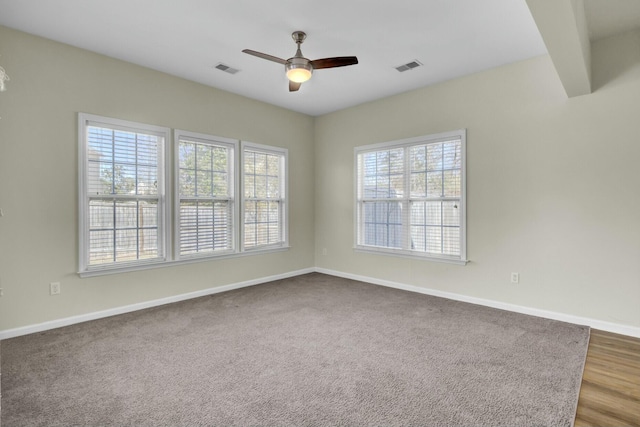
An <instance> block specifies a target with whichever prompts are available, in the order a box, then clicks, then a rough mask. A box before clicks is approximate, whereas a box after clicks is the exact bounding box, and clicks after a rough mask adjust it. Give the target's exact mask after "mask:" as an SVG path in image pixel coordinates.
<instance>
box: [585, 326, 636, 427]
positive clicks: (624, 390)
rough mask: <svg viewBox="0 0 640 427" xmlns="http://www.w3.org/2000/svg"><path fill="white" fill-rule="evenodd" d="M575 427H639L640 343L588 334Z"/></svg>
mask: <svg viewBox="0 0 640 427" xmlns="http://www.w3.org/2000/svg"><path fill="white" fill-rule="evenodd" d="M575 426H576V427H583V426H640V339H638V338H632V337H628V336H624V335H616V334H612V333H610V332H603V331H598V330H595V329H592V330H591V339H590V341H589V350H588V352H587V360H586V363H585V367H584V375H583V377H582V387H581V388H580V399H579V400H578V411H577V413H576V421H575Z"/></svg>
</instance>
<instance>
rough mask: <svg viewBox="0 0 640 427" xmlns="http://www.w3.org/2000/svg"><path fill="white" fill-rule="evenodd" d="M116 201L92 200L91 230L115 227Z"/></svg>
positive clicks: (90, 204) (90, 210) (90, 205)
mask: <svg viewBox="0 0 640 427" xmlns="http://www.w3.org/2000/svg"><path fill="white" fill-rule="evenodd" d="M113 206H114V202H113V201H105V200H91V201H90V202H89V230H104V229H112V228H113V216H114V210H113Z"/></svg>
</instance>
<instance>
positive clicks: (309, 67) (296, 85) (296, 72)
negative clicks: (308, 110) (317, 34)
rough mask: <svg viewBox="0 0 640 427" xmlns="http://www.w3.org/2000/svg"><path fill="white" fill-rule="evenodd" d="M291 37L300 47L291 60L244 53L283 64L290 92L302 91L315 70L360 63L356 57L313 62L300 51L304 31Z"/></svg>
mask: <svg viewBox="0 0 640 427" xmlns="http://www.w3.org/2000/svg"><path fill="white" fill-rule="evenodd" d="M291 37H292V38H293V41H294V42H296V44H297V45H298V50H296V54H295V55H294V56H293V57H291V58H289V59H282V58H278V57H277V56H272V55H267V54H266V53H262V52H256V51H255V50H251V49H245V50H243V52H244V53H248V54H249V55H253V56H257V57H258V58H262V59H266V60H269V61H273V62H277V63H279V64H283V65H284V69H285V72H286V73H287V78H288V79H289V92H295V91H297V90H298V89H300V85H301V84H302V83H303V82H306V81H307V80H309V79H310V78H311V75H312V74H313V70H319V69H321V68H335V67H344V66H347V65H355V64H357V63H358V58H356V57H355V56H337V57H333V58H323V59H316V60H314V61H311V60H309V59H307V58H305V57H304V56H302V51H301V50H300V45H301V44H302V42H304V39H306V38H307V35H306V34H305V33H304V32H303V31H294V32H293V33H292V34H291Z"/></svg>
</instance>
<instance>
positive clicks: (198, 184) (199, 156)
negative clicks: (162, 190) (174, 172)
mask: <svg viewBox="0 0 640 427" xmlns="http://www.w3.org/2000/svg"><path fill="white" fill-rule="evenodd" d="M219 144H222V143H216V142H208V141H206V142H205V141H202V142H201V141H197V142H194V141H187V140H183V139H180V155H181V159H180V165H181V166H183V168H182V169H181V170H180V176H179V180H180V182H179V185H180V196H181V197H182V198H183V199H182V200H180V208H179V214H180V217H179V233H180V235H179V237H180V255H181V256H184V255H194V254H200V253H213V252H215V251H218V250H225V251H226V250H231V249H233V239H232V236H233V230H232V228H233V202H232V201H230V200H217V199H216V198H218V197H219V198H226V197H232V196H233V189H232V188H231V182H232V181H231V178H230V174H231V169H230V164H229V159H230V158H233V154H232V151H233V149H232V148H231V147H227V146H222V145H219ZM193 198H197V199H198V200H193Z"/></svg>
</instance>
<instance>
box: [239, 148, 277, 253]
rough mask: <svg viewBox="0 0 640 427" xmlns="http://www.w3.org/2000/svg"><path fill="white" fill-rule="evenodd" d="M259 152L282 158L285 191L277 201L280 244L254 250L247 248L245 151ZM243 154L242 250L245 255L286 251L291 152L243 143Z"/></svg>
mask: <svg viewBox="0 0 640 427" xmlns="http://www.w3.org/2000/svg"><path fill="white" fill-rule="evenodd" d="M246 150H251V151H257V152H261V153H265V154H274V155H277V156H282V159H283V160H282V162H281V167H282V168H283V171H282V176H280V182H281V188H283V189H284V191H281V192H280V198H279V199H277V200H278V201H279V202H280V214H281V217H280V218H281V219H280V224H281V225H280V226H281V230H280V232H281V235H282V238H281V240H280V241H279V242H277V243H274V244H269V245H263V246H256V247H252V248H246V247H245V242H244V240H245V239H244V238H245V222H244V218H245V214H246V211H245V201H246V200H247V198H245V195H244V188H245V173H244V160H245V151H246ZM240 151H241V154H240V167H239V172H240V176H241V178H240V180H241V185H240V192H239V200H240V201H241V203H240V204H241V205H242V206H241V209H240V210H241V212H240V215H241V222H240V223H239V226H240V227H239V228H240V250H241V251H242V252H244V253H249V252H260V251H269V250H274V249H284V248H288V247H289V177H288V174H289V150H287V149H286V148H279V147H273V146H269V145H262V144H256V143H253V142H248V141H242V144H241V150H240ZM272 200H275V199H272Z"/></svg>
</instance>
